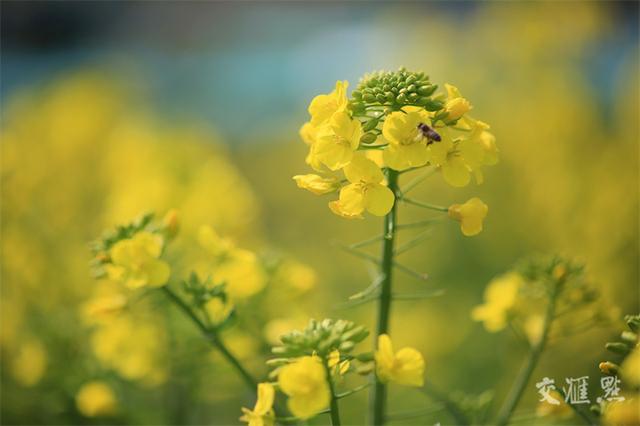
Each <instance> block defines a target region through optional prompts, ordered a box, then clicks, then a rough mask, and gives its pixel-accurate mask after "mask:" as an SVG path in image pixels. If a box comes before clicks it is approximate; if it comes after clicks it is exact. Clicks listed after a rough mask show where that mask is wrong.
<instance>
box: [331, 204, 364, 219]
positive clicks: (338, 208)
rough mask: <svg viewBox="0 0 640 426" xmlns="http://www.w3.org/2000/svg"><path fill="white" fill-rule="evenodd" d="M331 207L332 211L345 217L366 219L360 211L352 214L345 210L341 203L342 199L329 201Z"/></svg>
mask: <svg viewBox="0 0 640 426" xmlns="http://www.w3.org/2000/svg"><path fill="white" fill-rule="evenodd" d="M329 209H331V211H332V212H333V213H335V214H336V215H338V216H341V217H344V218H345V219H364V217H363V216H362V214H360V213H358V214H351V213H348V212H346V211H344V210H343V209H342V206H341V205H340V201H337V200H336V201H330V202H329Z"/></svg>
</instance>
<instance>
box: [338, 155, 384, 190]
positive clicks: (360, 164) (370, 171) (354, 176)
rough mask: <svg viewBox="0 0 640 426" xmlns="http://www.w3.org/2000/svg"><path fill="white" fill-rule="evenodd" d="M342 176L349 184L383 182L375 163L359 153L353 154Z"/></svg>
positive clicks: (380, 172)
mask: <svg viewBox="0 0 640 426" xmlns="http://www.w3.org/2000/svg"><path fill="white" fill-rule="evenodd" d="M344 175H345V176H346V178H347V179H348V180H349V182H351V183H358V182H366V183H380V182H382V181H383V180H384V175H383V174H382V171H381V170H380V168H379V167H378V166H377V165H376V163H374V162H373V161H372V160H369V159H368V158H367V157H366V156H365V154H363V153H361V152H358V153H356V154H354V156H353V158H352V159H351V162H350V163H349V164H347V165H346V166H345V168H344Z"/></svg>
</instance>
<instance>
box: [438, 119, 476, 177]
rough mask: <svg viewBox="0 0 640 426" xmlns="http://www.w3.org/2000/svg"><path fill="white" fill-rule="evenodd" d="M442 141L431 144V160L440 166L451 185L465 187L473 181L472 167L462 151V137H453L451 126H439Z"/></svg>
mask: <svg viewBox="0 0 640 426" xmlns="http://www.w3.org/2000/svg"><path fill="white" fill-rule="evenodd" d="M438 133H439V134H440V137H441V141H440V142H437V143H432V144H431V145H430V146H429V153H430V155H431V162H432V163H433V164H434V165H437V166H439V167H440V170H441V172H442V177H443V178H444V180H445V181H446V182H447V183H448V184H449V185H451V186H455V187H463V186H466V185H468V184H469V182H470V181H471V169H470V167H469V165H468V164H467V162H466V161H465V158H464V157H463V152H462V151H460V149H459V145H460V138H456V139H454V138H453V135H452V134H451V131H450V129H449V128H446V127H443V128H438Z"/></svg>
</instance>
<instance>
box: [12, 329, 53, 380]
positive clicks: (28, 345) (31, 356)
mask: <svg viewBox="0 0 640 426" xmlns="http://www.w3.org/2000/svg"><path fill="white" fill-rule="evenodd" d="M46 368H47V353H46V352H45V349H44V346H43V345H42V343H40V341H38V340H35V339H30V340H27V341H25V342H24V343H22V344H21V345H20V347H19V348H18V352H17V353H16V355H15V357H14V359H13V360H12V362H11V374H12V376H13V378H14V379H15V380H16V382H18V383H19V384H21V385H22V386H25V387H31V386H34V385H36V384H37V383H38V382H39V381H40V379H42V376H44V373H45V370H46Z"/></svg>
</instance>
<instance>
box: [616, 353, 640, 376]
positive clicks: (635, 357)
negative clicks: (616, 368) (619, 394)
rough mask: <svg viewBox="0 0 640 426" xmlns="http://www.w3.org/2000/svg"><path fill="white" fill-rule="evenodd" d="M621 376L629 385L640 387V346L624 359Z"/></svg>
mask: <svg viewBox="0 0 640 426" xmlns="http://www.w3.org/2000/svg"><path fill="white" fill-rule="evenodd" d="M620 374H621V375H622V378H623V379H624V380H625V382H626V383H628V384H629V385H631V386H640V346H636V347H635V348H634V349H633V351H631V353H630V354H629V355H628V356H627V357H626V358H625V359H624V362H623V363H622V365H621V366H620Z"/></svg>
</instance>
